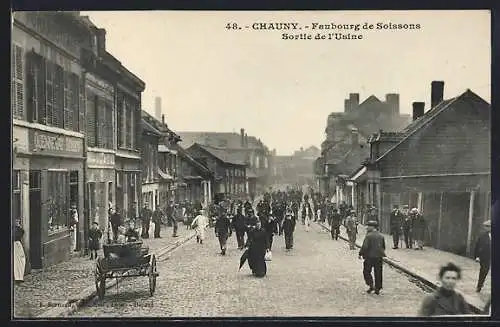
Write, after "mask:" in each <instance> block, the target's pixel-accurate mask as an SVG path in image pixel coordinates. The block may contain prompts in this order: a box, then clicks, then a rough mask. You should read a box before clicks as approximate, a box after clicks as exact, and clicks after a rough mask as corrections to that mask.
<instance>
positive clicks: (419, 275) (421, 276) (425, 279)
mask: <svg viewBox="0 0 500 327" xmlns="http://www.w3.org/2000/svg"><path fill="white" fill-rule="evenodd" d="M318 225H319V226H320V227H322V228H323V229H326V230H327V231H330V228H329V227H328V226H326V225H324V224H323V223H318ZM339 238H340V239H342V240H344V241H346V242H348V241H349V240H348V239H347V238H345V237H344V236H341V235H339ZM356 247H357V248H361V245H360V244H359V243H358V242H356ZM383 261H384V262H385V263H387V264H388V265H390V266H392V267H394V268H396V269H398V270H401V271H403V272H404V273H406V274H408V275H410V276H412V277H414V278H416V279H418V280H419V281H420V282H422V283H424V284H425V285H426V286H428V287H430V288H432V289H436V288H438V287H439V285H438V284H437V281H434V280H433V278H431V277H429V276H426V274H425V273H423V272H420V271H417V270H415V269H413V268H412V269H410V268H408V267H406V266H404V265H402V264H400V263H398V262H397V261H396V260H395V259H391V258H389V257H385V258H383ZM456 291H457V292H458V293H460V294H461V295H462V296H463V297H464V299H465V302H467V304H468V305H469V306H470V307H471V308H472V311H474V312H475V313H482V312H483V310H484V307H485V305H484V303H482V302H481V301H478V300H477V299H474V298H472V297H471V296H470V295H467V294H465V293H464V292H462V291H460V290H456Z"/></svg>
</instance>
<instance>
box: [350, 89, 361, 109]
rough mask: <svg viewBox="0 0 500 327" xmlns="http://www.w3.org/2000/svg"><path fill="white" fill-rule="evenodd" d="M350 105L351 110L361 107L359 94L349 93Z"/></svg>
mask: <svg viewBox="0 0 500 327" xmlns="http://www.w3.org/2000/svg"><path fill="white" fill-rule="evenodd" d="M349 103H350V106H351V110H355V109H356V108H357V107H358V106H359V93H349Z"/></svg>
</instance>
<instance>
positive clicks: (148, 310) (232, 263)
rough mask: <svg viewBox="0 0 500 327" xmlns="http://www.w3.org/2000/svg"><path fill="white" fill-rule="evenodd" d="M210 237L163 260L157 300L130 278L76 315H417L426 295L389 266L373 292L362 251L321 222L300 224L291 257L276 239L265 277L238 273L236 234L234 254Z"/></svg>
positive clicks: (144, 280)
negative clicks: (376, 292)
mask: <svg viewBox="0 0 500 327" xmlns="http://www.w3.org/2000/svg"><path fill="white" fill-rule="evenodd" d="M207 235H208V237H207V240H206V241H205V242H204V244H203V245H200V244H197V243H196V241H193V240H191V241H190V242H188V243H186V244H185V245H183V246H182V247H180V248H179V249H177V250H176V251H174V252H173V253H172V254H171V255H170V257H169V258H168V259H165V258H162V259H160V261H159V266H158V269H159V273H160V276H159V277H158V280H157V287H156V293H155V294H154V296H153V297H150V296H149V292H148V280H147V278H146V277H141V278H137V279H126V280H124V281H123V282H122V283H120V286H119V288H118V291H117V290H116V288H112V289H110V290H107V292H106V296H105V298H104V300H103V302H101V303H100V302H99V301H95V302H93V303H89V304H88V305H87V306H86V307H83V308H81V309H80V310H79V311H78V312H76V313H75V314H74V315H73V317H176V316H177V317H229V316H237V317H241V316H415V315H416V312H417V310H418V308H419V306H420V303H421V301H422V298H423V297H424V295H425V294H426V293H425V292H424V291H423V290H422V289H420V288H419V287H418V286H417V285H416V284H414V283H413V282H411V281H410V280H409V278H408V277H407V276H406V275H403V274H401V273H400V272H398V271H395V270H394V269H392V268H390V267H388V266H387V265H384V284H383V286H384V288H383V290H382V294H381V295H378V296H377V295H374V294H367V293H366V292H365V291H366V289H367V287H366V286H365V284H364V282H363V276H362V271H361V269H362V260H359V259H358V256H357V253H358V251H357V250H349V249H348V245H347V243H346V242H344V241H341V240H338V241H333V240H331V239H330V235H329V233H327V232H325V231H323V230H322V229H321V228H320V227H319V226H317V225H316V224H312V225H311V230H310V231H309V232H306V231H305V230H304V226H302V225H301V224H300V223H298V224H297V228H296V232H295V245H294V249H293V250H292V251H291V252H285V250H284V240H283V237H278V236H276V237H275V238H274V244H273V260H272V261H271V262H268V263H267V264H268V270H267V276H266V277H264V278H263V279H258V278H254V277H253V276H252V275H251V272H250V269H249V268H248V265H247V264H245V266H244V267H243V268H242V269H241V271H239V272H238V265H239V258H240V255H241V252H240V251H239V250H237V249H236V238H235V235H234V233H233V236H232V237H231V238H230V239H229V241H228V252H227V254H226V256H221V255H220V254H219V252H220V251H219V246H218V241H217V239H216V238H215V236H214V231H213V229H210V230H209V231H208V233H207Z"/></svg>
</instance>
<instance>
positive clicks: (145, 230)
mask: <svg viewBox="0 0 500 327" xmlns="http://www.w3.org/2000/svg"><path fill="white" fill-rule="evenodd" d="M152 215H153V213H152V212H151V210H150V209H149V208H148V203H147V202H144V207H143V208H142V210H141V222H142V232H141V237H142V238H149V225H150V224H151V216H152Z"/></svg>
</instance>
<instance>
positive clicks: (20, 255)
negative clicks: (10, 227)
mask: <svg viewBox="0 0 500 327" xmlns="http://www.w3.org/2000/svg"><path fill="white" fill-rule="evenodd" d="M13 236H14V281H15V282H16V284H19V283H22V282H24V270H25V268H26V256H25V254H24V248H23V244H22V243H21V241H22V239H23V236H24V229H23V228H22V226H21V220H17V221H16V225H15V226H14V235H13Z"/></svg>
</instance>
